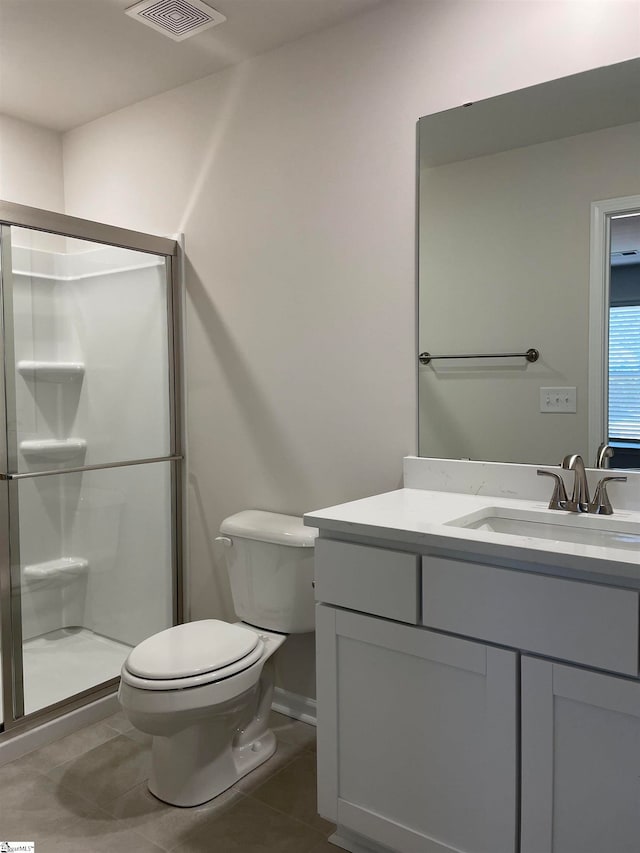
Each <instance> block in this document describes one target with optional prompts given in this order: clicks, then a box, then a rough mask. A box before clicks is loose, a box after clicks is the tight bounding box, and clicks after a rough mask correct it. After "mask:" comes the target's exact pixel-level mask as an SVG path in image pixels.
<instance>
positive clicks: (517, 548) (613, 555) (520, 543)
mask: <svg viewBox="0 0 640 853" xmlns="http://www.w3.org/2000/svg"><path fill="white" fill-rule="evenodd" d="M493 508H498V509H499V510H503V511H504V510H506V511H507V512H509V511H516V512H517V511H518V510H528V511H531V510H534V511H536V512H541V513H545V514H546V515H547V516H548V517H549V520H550V521H551V522H554V521H557V520H559V519H560V518H561V517H564V518H565V519H566V520H567V521H569V522H570V523H572V524H575V525H580V524H584V525H585V527H594V526H595V527H598V526H600V527H602V528H603V529H605V530H607V529H621V528H624V525H625V523H627V524H629V523H633V525H634V526H635V525H637V528H636V529H637V531H638V532H640V512H637V511H631V510H616V512H615V514H614V515H613V516H595V515H590V514H587V513H584V514H583V513H568V512H562V511H557V510H549V509H548V503H547V502H546V501H536V500H522V499H509V498H506V497H495V496H487V495H477V494H465V493H456V492H443V491H430V490H428V489H422V488H420V489H413V488H411V489H410V488H404V489H397V490H396V491H393V492H386V493H384V494H381V495H374V496H373V497H369V498H363V499H362V500H357V501H351V502H350V503H345V504H340V505H338V506H333V507H329V508H327V509H321V510H317V511H316V512H310V513H307V514H306V515H305V517H304V518H305V524H307V525H310V526H312V527H317V528H318V529H319V530H320V535H321V536H328V537H330V536H332V535H333V536H336V537H338V538H341V539H353V540H355V541H359V542H363V541H364V542H365V544H366V540H371V541H372V544H375V545H378V546H382V547H385V546H386V547H389V548H393V547H401V548H404V549H406V548H407V547H408V548H410V549H411V550H413V549H415V550H416V552H418V553H422V554H424V553H437V554H441V555H444V556H451V557H455V556H459V557H460V558H461V559H464V560H470V561H475V562H483V563H493V564H495V565H501V566H506V567H512V568H514V569H519V570H524V571H534V572H541V573H544V574H553V575H555V576H560V577H572V578H576V579H581V580H588V581H591V582H594V583H605V584H608V585H612V586H613V585H615V586H623V587H627V588H633V589H640V544H638V546H637V547H636V546H635V545H633V544H632V545H631V547H629V548H625V549H622V548H616V547H603V546H599V545H586V544H583V543H572V542H565V541H559V540H555V539H554V540H550V539H539V538H537V537H534V536H520V535H513V534H505V533H496V532H493V531H489V530H480V529H473V528H465V527H456V526H451V522H453V521H455V520H456V519H460V518H462V517H463V516H467V515H469V514H471V513H480V514H485V513H488V514H489V515H490V514H491V510H492V509H493ZM638 541H639V543H640V537H639V540H638Z"/></svg>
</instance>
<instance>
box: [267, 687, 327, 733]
mask: <svg viewBox="0 0 640 853" xmlns="http://www.w3.org/2000/svg"><path fill="white" fill-rule="evenodd" d="M271 707H272V708H273V710H274V711H278V713H279V714H285V715H286V716H287V717H293V719H294V720H300V721H301V722H303V723H309V724H310V725H312V726H315V725H317V723H318V721H317V717H316V700H315V699H309V698H308V697H307V696H299V695H298V694H297V693H291V692H289V690H283V689H282V687H276V688H275V689H274V691H273V702H272V704H271Z"/></svg>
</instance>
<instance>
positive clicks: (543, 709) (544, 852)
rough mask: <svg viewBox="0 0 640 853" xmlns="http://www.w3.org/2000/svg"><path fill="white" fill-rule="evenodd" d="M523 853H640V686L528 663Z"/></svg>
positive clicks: (531, 660)
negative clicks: (639, 852) (606, 852)
mask: <svg viewBox="0 0 640 853" xmlns="http://www.w3.org/2000/svg"><path fill="white" fill-rule="evenodd" d="M521 839H522V845H521V853H548V852H549V851H553V853H605V851H608V853H638V850H639V849H640V682H638V681H631V680H626V679H623V678H618V677H613V676H610V675H605V674H603V673H599V672H591V671H589V670H585V669H578V668H577V667H571V666H565V665H563V664H558V663H553V662H551V661H546V660H538V659H536V658H530V657H527V656H523V657H522V830H521Z"/></svg>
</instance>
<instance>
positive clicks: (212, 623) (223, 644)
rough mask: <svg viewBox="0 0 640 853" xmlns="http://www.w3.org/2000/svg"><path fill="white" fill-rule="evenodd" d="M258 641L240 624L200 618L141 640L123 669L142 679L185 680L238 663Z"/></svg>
mask: <svg viewBox="0 0 640 853" xmlns="http://www.w3.org/2000/svg"><path fill="white" fill-rule="evenodd" d="M259 641H260V638H259V637H258V635H257V634H255V633H254V632H253V631H249V630H248V629H247V628H243V627H242V626H240V625H230V624H229V623H228V622H221V621H219V620H218V619H201V620H199V621H198V622H187V623H186V624H185V625H176V626H175V627H174V628H167V630H166V631H161V632H160V633H159V634H154V636H153V637H149V638H148V639H147V640H144V641H143V642H142V643H140V645H139V646H136V648H135V649H134V650H133V651H132V652H131V654H130V655H129V657H128V658H127V660H126V663H125V666H126V668H127V669H128V670H129V672H131V673H133V674H134V675H138V676H140V677H141V678H150V679H153V678H158V679H163V680H167V679H171V678H187V677H188V676H190V675H200V674H201V673H205V672H214V671H215V670H217V669H222V667H226V666H229V665H230V664H232V663H235V662H236V661H239V660H241V659H242V658H244V657H246V656H247V655H248V654H250V653H251V652H252V651H253V650H254V649H255V648H256V646H257V645H258V643H259Z"/></svg>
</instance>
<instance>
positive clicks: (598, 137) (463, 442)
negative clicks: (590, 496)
mask: <svg viewBox="0 0 640 853" xmlns="http://www.w3.org/2000/svg"><path fill="white" fill-rule="evenodd" d="M639 90H640V60H632V61H629V62H624V63H620V64H618V65H614V66H609V67H607V68H602V69H597V70H595V71H589V72H585V73H583V74H578V75H573V76H571V77H566V78H563V79H561V80H556V81H552V82H551V83H546V84H543V85H540V86H535V87H532V88H529V89H523V90H521V91H519V92H514V93H510V94H508V95H502V96H500V97H497V98H491V99H489V100H487V101H482V102H479V103H475V104H472V105H467V106H466V107H460V108H458V109H455V110H449V111H447V112H444V113H438V114H435V115H432V116H425V117H424V118H422V119H420V122H419V217H418V241H419V245H418V249H419V277H418V285H419V339H418V343H419V352H420V353H423V352H428V353H431V354H433V355H438V356H449V357H445V358H438V359H432V360H430V361H429V362H428V363H424V364H419V452H420V454H421V455H422V456H435V457H444V458H470V459H481V460H491V461H499V462H529V463H532V464H558V463H559V462H560V460H561V459H562V458H563V456H565V455H566V454H567V453H580V454H581V455H583V456H584V458H585V460H586V462H587V463H588V464H591V465H593V464H594V462H595V455H596V451H597V447H598V445H599V444H600V443H601V442H603V441H604V442H606V441H609V442H610V443H612V444H614V445H616V446H615V455H614V457H613V458H612V459H611V460H608V461H609V462H610V463H611V464H613V465H616V466H623V467H627V466H635V465H636V462H635V461H634V458H635V453H636V448H638V447H640V343H639V340H640V284H639V283H638V281H639V276H640V239H638V238H639V236H640V233H639V229H638V228H637V227H636V228H635V229H634V228H633V227H632V225H630V224H629V223H634V224H635V223H637V222H638V221H640V220H639V219H638V217H637V216H636V217H635V219H634V218H633V217H632V216H630V215H629V214H630V213H632V212H633V205H635V208H636V211H638V210H640V98H638V95H637V93H638V91H639ZM612 199H613V200H615V204H614V203H613V202H609V201H607V200H612ZM598 205H599V207H598ZM594 211H596V212H598V211H599V212H600V213H601V214H602V217H601V220H597V222H596V223H595V225H594V222H595V220H596V218H597V217H596V213H595V212H594ZM623 222H625V223H627V224H626V225H624V226H623V225H622V224H621V223H623ZM596 226H597V227H596ZM600 226H601V227H600ZM619 229H620V231H619ZM622 231H624V239H623V237H622ZM592 232H593V233H592ZM594 240H595V242H596V243H597V245H594ZM609 240H610V241H611V242H609ZM629 252H637V253H638V254H629ZM620 258H624V261H620ZM636 259H637V260H636ZM623 270H624V272H623ZM622 279H624V282H623V281H622ZM633 281H635V284H633V283H632V282H633ZM609 291H611V307H610V306H609ZM634 300H635V301H634ZM590 315H591V317H590ZM610 315H611V332H610V331H609V316H610ZM636 316H637V320H636V319H635V318H636ZM596 321H597V322H596ZM634 322H637V325H636V326H634V325H633V323H634ZM620 329H624V330H627V331H628V334H626V337H625V336H624V334H623V333H622V332H621V331H620ZM609 338H611V355H609V347H608V341H609ZM631 343H632V344H633V347H631ZM530 348H533V349H536V350H538V351H539V354H540V355H539V358H538V359H537V360H527V359H526V358H525V357H524V353H525V352H526V351H527V350H529V349H530ZM507 353H510V354H512V353H522V354H523V355H515V356H514V355H511V356H509V357H504V356H503V354H507ZM474 354H475V355H483V356H490V357H482V358H480V357H473V358H459V356H461V355H465V356H469V355H474ZM423 361H426V359H423ZM623 398H624V400H623ZM621 400H623V403H624V408H621V405H622V404H621ZM629 423H630V424H631V427H629ZM622 425H624V426H622Z"/></svg>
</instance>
